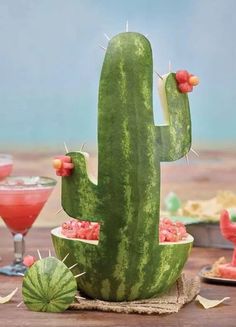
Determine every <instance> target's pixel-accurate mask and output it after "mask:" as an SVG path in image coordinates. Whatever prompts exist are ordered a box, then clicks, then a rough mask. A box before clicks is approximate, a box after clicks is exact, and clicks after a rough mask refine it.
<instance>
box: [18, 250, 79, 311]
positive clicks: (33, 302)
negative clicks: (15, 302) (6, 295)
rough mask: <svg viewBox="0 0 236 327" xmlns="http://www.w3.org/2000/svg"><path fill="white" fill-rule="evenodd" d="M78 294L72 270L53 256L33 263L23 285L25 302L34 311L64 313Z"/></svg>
mask: <svg viewBox="0 0 236 327" xmlns="http://www.w3.org/2000/svg"><path fill="white" fill-rule="evenodd" d="M71 268H73V266H72V267H71ZM76 277H79V276H76ZM76 292H77V284H76V278H75V277H74V275H73V274H72V272H71V271H70V269H69V268H68V267H67V266H66V265H65V264H64V263H63V262H62V261H60V260H58V259H57V258H55V257H51V256H49V257H47V258H44V259H40V260H38V261H36V262H35V263H33V265H32V266H31V267H30V268H29V269H28V270H27V272H26V273H25V276H24V279H23V284H22V295H23V301H24V303H25V305H26V306H27V307H28V309H30V310H32V311H43V312H63V311H65V310H66V309H67V308H68V307H69V305H70V304H71V303H72V302H74V299H75V295H76Z"/></svg>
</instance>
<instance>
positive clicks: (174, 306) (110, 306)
mask: <svg viewBox="0 0 236 327" xmlns="http://www.w3.org/2000/svg"><path fill="white" fill-rule="evenodd" d="M199 291H200V280H199V278H198V277H195V278H187V277H186V276H185V275H184V274H182V275H181V277H180V278H179V279H178V280H177V282H176V283H175V285H174V286H173V287H172V288H171V289H170V290H169V291H168V292H167V293H166V294H164V295H162V296H159V297H156V298H152V299H148V300H140V301H131V302H107V301H100V300H90V299H81V298H79V297H78V298H77V301H78V302H77V303H74V304H72V305H70V307H69V309H71V310H97V311H105V312H121V313H140V314H163V313H174V312H178V311H179V309H180V308H181V307H182V306H183V305H184V304H186V303H188V302H190V301H192V300H193V298H194V297H195V296H196V295H197V294H198V293H199Z"/></svg>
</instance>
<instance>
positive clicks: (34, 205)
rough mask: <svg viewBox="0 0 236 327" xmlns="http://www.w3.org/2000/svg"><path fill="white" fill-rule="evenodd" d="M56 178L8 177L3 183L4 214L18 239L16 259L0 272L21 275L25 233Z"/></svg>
mask: <svg viewBox="0 0 236 327" xmlns="http://www.w3.org/2000/svg"><path fill="white" fill-rule="evenodd" d="M55 184H56V181H55V180H54V179H52V178H48V177H39V176H33V177H22V176H19V177H7V178H6V179H4V180H3V181H1V182H0V216H1V217H2V219H3V220H4V222H5V224H6V226H7V227H8V229H9V230H10V232H11V233H12V235H13V238H14V249H15V261H14V262H13V264H12V265H9V266H5V267H2V268H0V273H2V274H6V275H14V276H16V275H19V273H21V274H22V273H24V272H25V269H26V268H25V266H24V265H23V264H22V260H23V254H24V236H25V235H26V233H27V232H28V230H29V229H30V228H31V226H32V225H33V223H34V221H35V220H36V218H37V217H38V215H39V213H40V211H41V210H42V208H43V206H44V204H45V203H46V201H47V200H48V198H49V196H50V194H51V192H52V190H53V188H54V186H55Z"/></svg>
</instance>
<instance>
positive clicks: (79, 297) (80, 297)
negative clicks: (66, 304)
mask: <svg viewBox="0 0 236 327" xmlns="http://www.w3.org/2000/svg"><path fill="white" fill-rule="evenodd" d="M75 298H76V299H77V300H86V298H85V297H82V296H79V295H77V296H75Z"/></svg>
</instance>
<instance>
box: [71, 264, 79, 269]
mask: <svg viewBox="0 0 236 327" xmlns="http://www.w3.org/2000/svg"><path fill="white" fill-rule="evenodd" d="M77 265H78V263H75V264H74V265H73V266H71V267H69V269H70V270H71V269H73V268H74V267H75V266H77Z"/></svg>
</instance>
